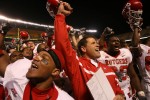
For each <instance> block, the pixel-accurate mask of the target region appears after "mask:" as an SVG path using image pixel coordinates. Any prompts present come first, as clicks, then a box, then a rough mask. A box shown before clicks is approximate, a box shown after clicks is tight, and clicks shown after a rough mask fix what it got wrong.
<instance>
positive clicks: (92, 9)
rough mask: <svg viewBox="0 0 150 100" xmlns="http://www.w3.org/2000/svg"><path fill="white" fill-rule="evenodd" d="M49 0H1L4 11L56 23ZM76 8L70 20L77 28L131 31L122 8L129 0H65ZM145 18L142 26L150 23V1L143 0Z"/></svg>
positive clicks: (6, 13) (68, 19)
mask: <svg viewBox="0 0 150 100" xmlns="http://www.w3.org/2000/svg"><path fill="white" fill-rule="evenodd" d="M46 1H47V0H0V14H1V15H4V16H7V17H9V18H14V19H15V18H17V19H21V20H24V21H30V22H35V23H39V24H48V25H53V21H54V19H53V18H52V17H51V16H50V15H49V14H48V12H47V10H46ZM64 1H66V2H69V3H70V4H71V6H72V7H73V8H74V11H73V13H72V14H71V15H70V16H68V17H67V19H66V22H67V23H68V25H71V26H73V27H74V28H82V27H86V28H87V29H97V30H98V33H97V34H101V32H102V31H103V30H104V28H105V27H107V26H109V27H111V28H113V29H114V31H115V33H116V34H122V33H126V32H130V31H131V29H130V27H129V25H128V24H127V23H126V22H125V20H124V18H123V16H122V14H121V12H122V8H123V7H124V5H125V3H126V2H127V0H64ZM141 2H142V3H143V15H142V17H143V19H144V22H143V23H144V24H143V25H142V28H146V27H147V26H150V14H149V13H150V3H149V0H142V1H141Z"/></svg>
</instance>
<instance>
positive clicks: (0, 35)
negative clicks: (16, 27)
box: [0, 24, 11, 77]
mask: <svg viewBox="0 0 150 100" xmlns="http://www.w3.org/2000/svg"><path fill="white" fill-rule="evenodd" d="M10 28H11V27H10V26H9V25H8V24H1V25H0V76H2V77H4V74H5V70H6V67H7V65H8V64H9V63H10V60H9V56H8V54H7V52H6V51H5V46H4V38H5V35H6V33H7V32H8V31H9V30H10Z"/></svg>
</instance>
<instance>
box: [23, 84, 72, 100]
mask: <svg viewBox="0 0 150 100" xmlns="http://www.w3.org/2000/svg"><path fill="white" fill-rule="evenodd" d="M31 94H32V95H31ZM23 100H74V99H73V98H72V97H71V96H70V95H69V94H67V93H66V92H65V91H63V90H61V89H60V88H58V87H57V86H56V85H55V84H53V86H52V87H50V88H49V89H46V90H39V89H37V88H35V87H32V86H31V85H30V83H28V84H27V86H26V88H25V91H24V95H23Z"/></svg>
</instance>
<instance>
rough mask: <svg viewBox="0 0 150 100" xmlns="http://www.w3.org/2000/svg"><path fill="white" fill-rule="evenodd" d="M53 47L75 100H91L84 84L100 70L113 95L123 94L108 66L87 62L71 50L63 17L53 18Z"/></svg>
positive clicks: (91, 61)
mask: <svg viewBox="0 0 150 100" xmlns="http://www.w3.org/2000/svg"><path fill="white" fill-rule="evenodd" d="M54 24H55V45H56V49H57V50H59V51H60V52H61V53H62V54H63V56H64V58H65V61H66V67H65V68H64V70H65V72H66V74H67V75H68V77H69V79H70V81H71V84H72V86H73V92H74V96H75V100H93V98H92V96H91V94H90V92H89V90H88V88H87V86H86V82H87V81H88V80H89V79H90V78H91V77H92V76H93V74H94V73H95V72H96V71H97V70H98V68H100V67H101V68H102V69H103V71H104V72H105V74H106V76H107V79H108V81H109V82H110V84H111V86H112V88H113V90H114V93H115V94H123V91H122V90H121V88H120V87H119V85H118V82H117V81H116V80H117V78H116V75H115V73H114V72H113V70H112V69H111V68H109V67H108V66H106V65H104V64H102V63H97V62H95V61H93V60H88V59H86V58H84V57H80V58H79V57H78V56H77V55H76V54H77V53H76V51H75V50H74V49H73V48H72V45H71V43H70V40H69V36H68V32H67V29H66V22H65V16H63V15H56V16H55V22H54Z"/></svg>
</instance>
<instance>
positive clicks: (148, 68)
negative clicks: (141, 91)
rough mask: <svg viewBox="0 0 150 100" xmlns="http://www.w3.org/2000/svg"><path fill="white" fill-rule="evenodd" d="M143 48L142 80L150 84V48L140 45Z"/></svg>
mask: <svg viewBox="0 0 150 100" xmlns="http://www.w3.org/2000/svg"><path fill="white" fill-rule="evenodd" d="M140 47H141V48H142V56H141V57H140V61H141V65H140V66H141V67H140V68H141V70H140V73H141V75H142V79H143V80H144V81H145V82H147V83H150V47H149V46H147V45H144V44H140Z"/></svg>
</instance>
